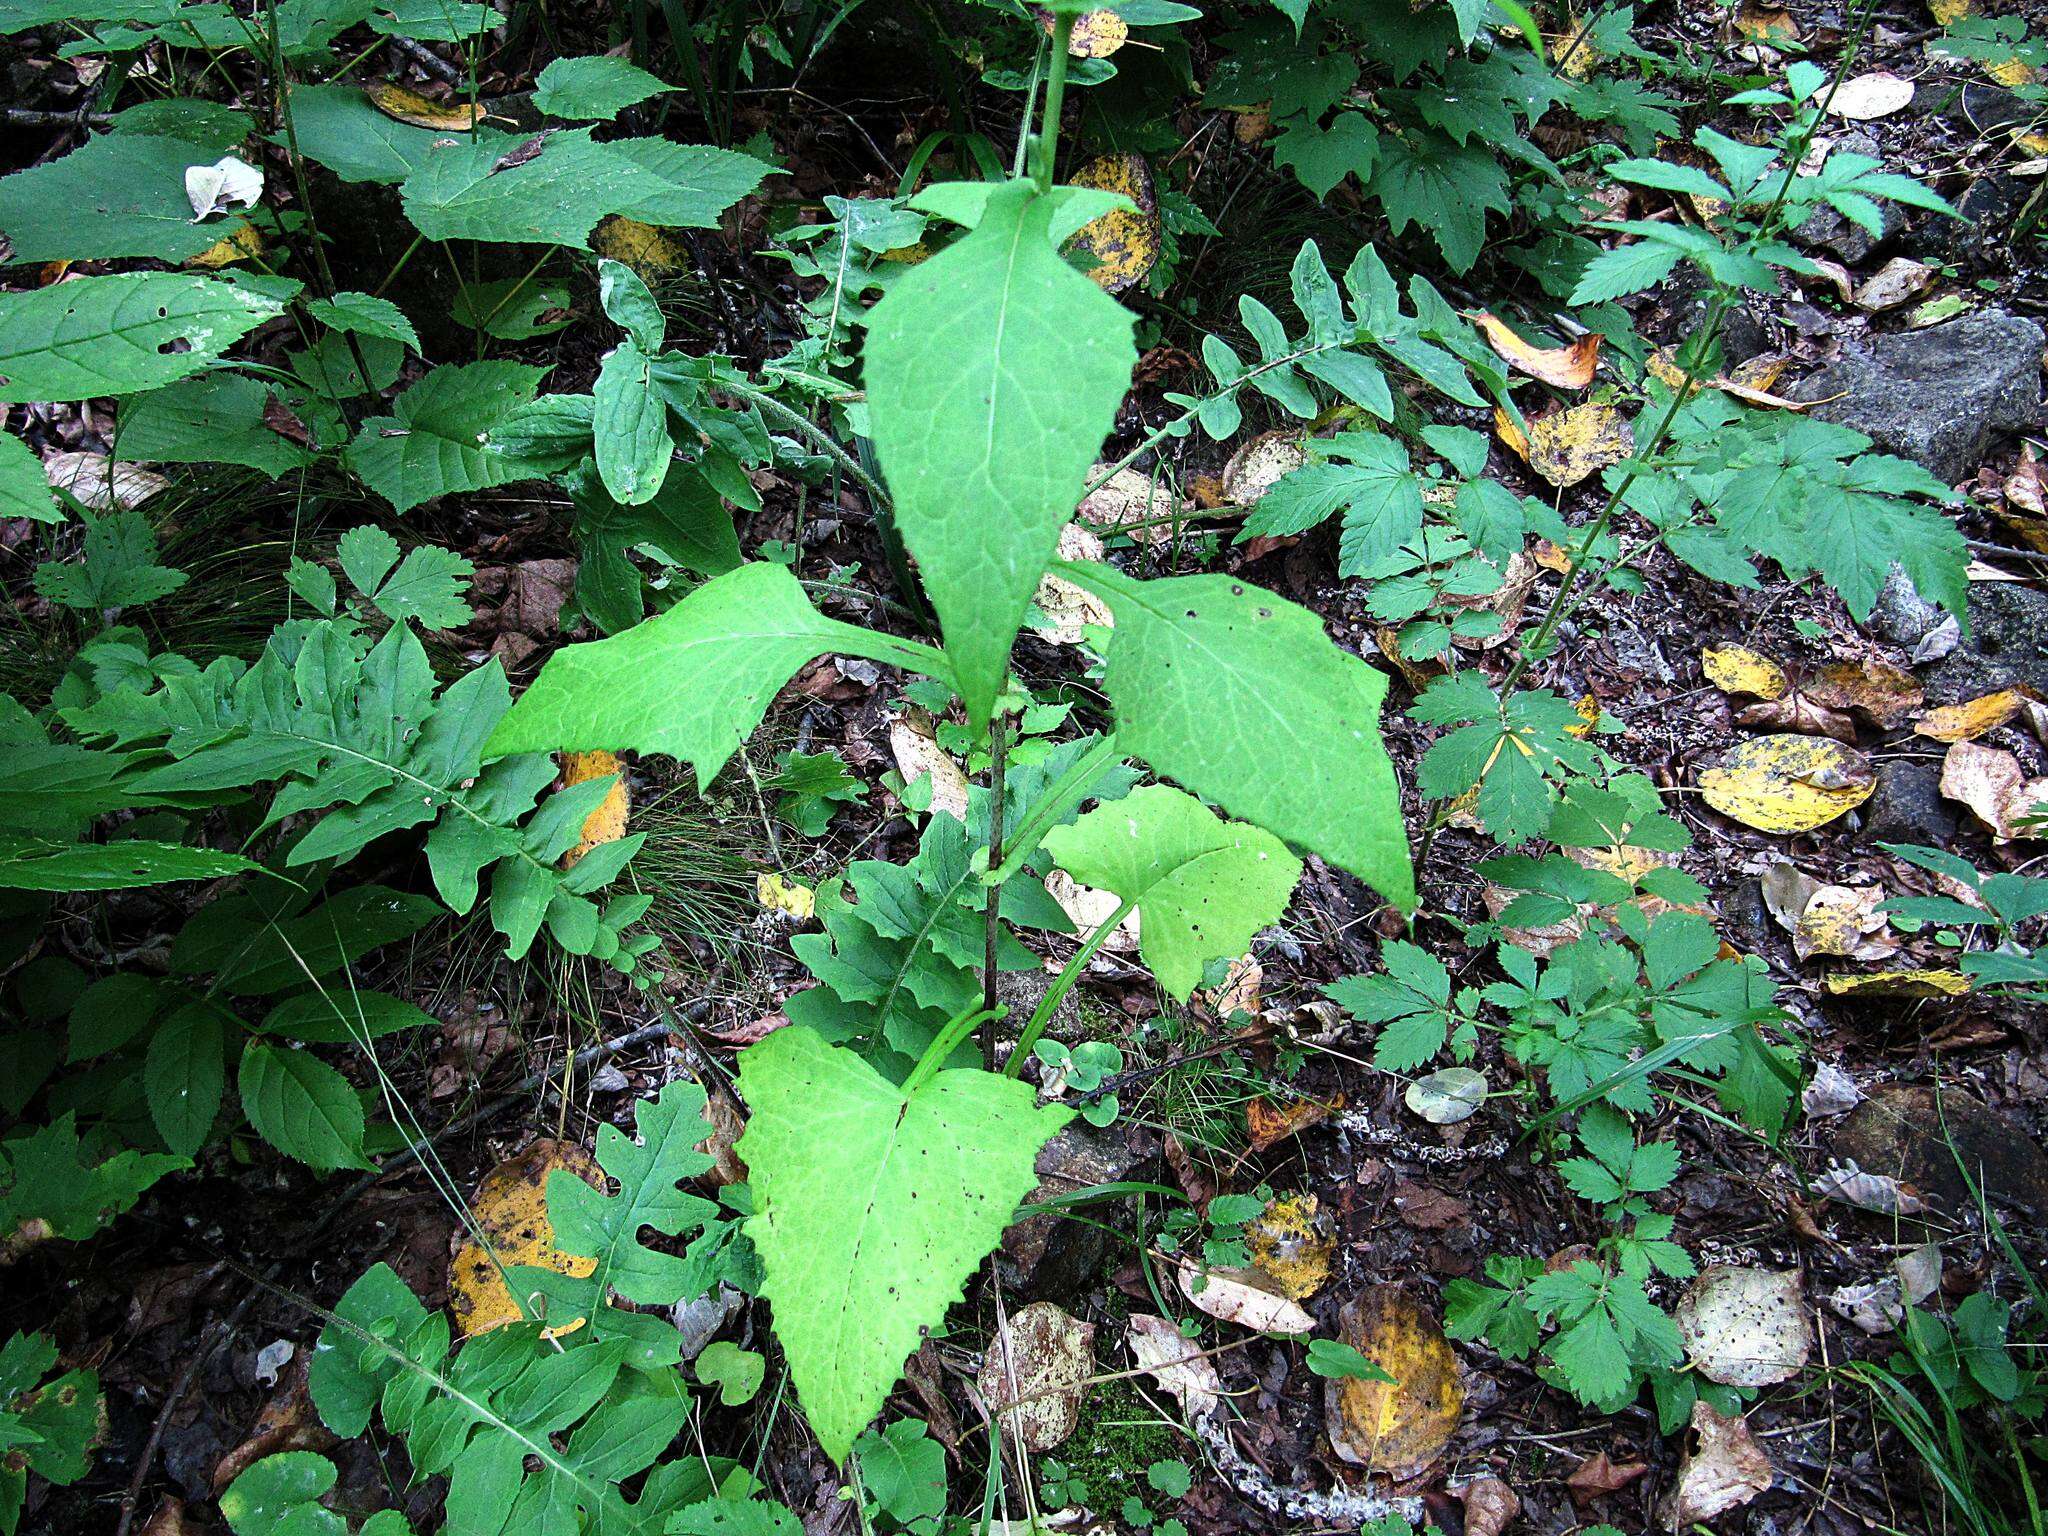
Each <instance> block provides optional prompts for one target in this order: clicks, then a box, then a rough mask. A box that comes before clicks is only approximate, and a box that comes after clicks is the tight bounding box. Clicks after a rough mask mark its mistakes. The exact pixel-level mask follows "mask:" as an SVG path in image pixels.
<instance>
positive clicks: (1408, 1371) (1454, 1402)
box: [1323, 1285, 1465, 1482]
mask: <svg viewBox="0 0 2048 1536" xmlns="http://www.w3.org/2000/svg"><path fill="white" fill-rule="evenodd" d="M1337 1336H1338V1338H1339V1339H1340V1340H1342V1341H1343V1342H1344V1343H1346V1344H1349V1345H1350V1346H1351V1347H1352V1348H1353V1349H1355V1350H1357V1351H1358V1352H1359V1353H1360V1354H1361V1355H1364V1356H1365V1357H1366V1359H1368V1360H1370V1361H1372V1362H1373V1363H1374V1364H1375V1365H1377V1366H1379V1368H1380V1369H1381V1370H1383V1371H1384V1372H1386V1374H1387V1375H1389V1376H1391V1377H1393V1378H1394V1379H1393V1380H1392V1381H1391V1382H1384V1381H1360V1380H1358V1379H1357V1378H1356V1377H1350V1376H1336V1377H1332V1378H1330V1380H1329V1381H1328V1382H1327V1383H1325V1385H1324V1388H1323V1400H1324V1407H1323V1415H1324V1421H1325V1423H1326V1424H1327V1425H1328V1429H1329V1435H1330V1446H1331V1448H1332V1449H1333V1450H1335V1451H1336V1453H1337V1455H1338V1456H1339V1457H1341V1458H1342V1459H1343V1460H1345V1461H1348V1462H1350V1463H1351V1464H1352V1465H1353V1466H1359V1467H1365V1468H1368V1469H1370V1470H1371V1471H1373V1472H1377V1473H1379V1474H1381V1475H1382V1476H1384V1477H1388V1478H1391V1479H1393V1480H1394V1481H1396V1482H1399V1481H1402V1480H1403V1479H1406V1478H1410V1477H1413V1476H1415V1475H1416V1474H1417V1473H1418V1472H1421V1471H1423V1470H1424V1469H1426V1468H1427V1467H1429V1466H1431V1465H1432V1464H1434V1463H1435V1462H1436V1460H1437V1459H1438V1458H1439V1457H1440V1456H1442V1455H1443V1453H1444V1448H1445V1446H1447V1445H1448V1444H1449V1443H1450V1438H1451V1435H1452V1434H1453V1433H1454V1432H1455V1431H1456V1430H1457V1427H1458V1418H1459V1416H1460V1415H1461V1414H1462V1413H1463V1412H1464V1408H1465V1384H1464V1381H1463V1379H1462V1377H1461V1376H1460V1374H1459V1369H1458V1357H1457V1356H1456V1355H1455V1354H1454V1353H1452V1351H1451V1346H1450V1344H1449V1342H1448V1341H1447V1340H1446V1339H1445V1338H1444V1331H1443V1328H1442V1327H1441V1326H1440V1325H1439V1324H1438V1322H1437V1320H1436V1318H1435V1317H1434V1316H1432V1315H1431V1314H1430V1313H1429V1312H1427V1311H1426V1310H1424V1308H1423V1307H1422V1306H1421V1305H1420V1303H1418V1302H1417V1301H1415V1299H1414V1298H1413V1297H1411V1296H1410V1295H1409V1294H1408V1292H1407V1291H1406V1290H1405V1289H1404V1288H1402V1287H1401V1286H1399V1285H1375V1286H1372V1287H1370V1288H1369V1289H1367V1290H1366V1291H1365V1292H1364V1293H1363V1294H1361V1295H1360V1296H1358V1297H1357V1298H1356V1299H1355V1300H1353V1301H1350V1302H1348V1303H1346V1304H1345V1306H1344V1308H1343V1310H1342V1311H1340V1312H1339V1313H1338V1314H1337Z"/></svg>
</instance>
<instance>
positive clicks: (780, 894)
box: [754, 870, 817, 922]
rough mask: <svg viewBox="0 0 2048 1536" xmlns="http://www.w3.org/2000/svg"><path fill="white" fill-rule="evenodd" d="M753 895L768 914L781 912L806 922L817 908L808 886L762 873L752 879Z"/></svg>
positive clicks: (813, 895) (814, 894)
mask: <svg viewBox="0 0 2048 1536" xmlns="http://www.w3.org/2000/svg"><path fill="white" fill-rule="evenodd" d="M754 895H755V897H756V898H757V899H758V900H759V901H760V903H761V905H762V906H764V907H766V908H767V909H768V910H769V911H770V912H781V913H784V914H786V915H787V916H790V917H793V918H795V919H796V920H797V921H798V922H806V921H808V920H809V919H810V916H811V913H812V912H813V911H814V910H815V909H816V906H817V894H816V893H815V892H814V891H812V889H811V888H810V887H809V886H808V885H799V884H797V882H796V881H794V880H790V879H786V878H784V877H783V876H781V875H778V874H774V873H771V872H769V871H766V870H764V871H762V872H761V873H760V874H758V875H756V876H755V877H754Z"/></svg>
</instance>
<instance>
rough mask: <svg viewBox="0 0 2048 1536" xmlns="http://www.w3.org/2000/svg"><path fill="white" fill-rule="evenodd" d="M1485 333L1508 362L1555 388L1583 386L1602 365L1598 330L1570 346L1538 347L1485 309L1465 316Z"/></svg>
mask: <svg viewBox="0 0 2048 1536" xmlns="http://www.w3.org/2000/svg"><path fill="white" fill-rule="evenodd" d="M1465 318H1466V319H1467V320H1470V321H1471V322H1472V323H1473V324H1474V325H1477V326H1478V327H1479V329H1480V330H1482V331H1484V332H1485V333H1486V341H1487V345H1488V346H1490V347H1492V348H1493V350H1494V351H1495V352H1497V353H1498V354H1500V356H1501V357H1503V358H1505V359H1506V360H1507V361H1508V362H1510V363H1512V364H1513V365H1514V366H1515V367H1517V368H1519V369H1520V370H1521V371H1522V372H1524V373H1526V374H1528V375H1529V377H1530V378H1532V379H1540V380H1542V381H1543V382H1544V383H1545V384H1548V385H1550V386H1551V387H1552V388H1554V389H1584V388H1585V387H1586V386H1587V385H1588V384H1590V383H1592V382H1593V375H1594V373H1595V372H1596V371H1598V369H1599V367H1600V342H1601V340H1602V338H1601V336H1600V334H1599V332H1597V331H1588V332H1587V333H1586V334H1585V335H1583V336H1581V337H1579V338H1578V339H1577V340H1575V341H1573V342H1572V343H1571V344H1570V345H1568V346H1563V347H1538V346H1532V345H1531V344H1530V343H1528V342H1526V341H1524V340H1522V338H1521V337H1519V336H1517V335H1516V334H1515V333H1514V332H1513V331H1512V330H1510V329H1509V328H1508V326H1507V324H1506V323H1505V322H1504V321H1502V320H1500V319H1499V318H1498V317H1497V316H1494V315H1491V314H1488V313H1487V312H1486V311H1485V310H1483V309H1481V310H1475V311H1473V312H1471V313H1469V314H1467V315H1466V316H1465Z"/></svg>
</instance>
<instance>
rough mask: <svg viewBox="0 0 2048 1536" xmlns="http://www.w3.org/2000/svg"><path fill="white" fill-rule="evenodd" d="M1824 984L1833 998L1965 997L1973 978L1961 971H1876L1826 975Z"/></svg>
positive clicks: (1823, 986)
mask: <svg viewBox="0 0 2048 1536" xmlns="http://www.w3.org/2000/svg"><path fill="white" fill-rule="evenodd" d="M1821 987H1822V989H1823V990H1824V991H1826V993H1827V995H1828V996H1829V997H1850V998H1859V997H1877V998H1935V997H1962V996H1964V995H1965V994H1966V993H1968V991H1969V990H1970V978H1969V977H1967V976H1965V975H1963V974H1962V973H1961V972H1960V971H1940V970H1919V971H1875V972H1872V973H1871V974H1870V975H1868V976H1843V975H1835V976H1827V977H1823V978H1822V980H1821Z"/></svg>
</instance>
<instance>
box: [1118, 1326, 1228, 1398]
mask: <svg viewBox="0 0 2048 1536" xmlns="http://www.w3.org/2000/svg"><path fill="white" fill-rule="evenodd" d="M1129 1326H1130V1331H1129V1332H1128V1333H1127V1334H1126V1335H1125V1336H1124V1341H1125V1343H1127V1344H1128V1345H1129V1346H1130V1351H1131V1359H1132V1360H1133V1361H1135V1362H1136V1363H1137V1366H1138V1369H1140V1370H1141V1371H1143V1372H1145V1374H1146V1375H1148V1376H1150V1377H1151V1378H1152V1379H1153V1380H1154V1381H1156V1382H1158V1383H1159V1385H1160V1388H1161V1389H1162V1390H1164V1391H1166V1392H1168V1393H1170V1394H1171V1395H1172V1396H1174V1397H1175V1398H1177V1399H1179V1401H1180V1405H1181V1410H1182V1411H1183V1412H1184V1413H1186V1414H1187V1416H1188V1417H1189V1418H1191V1419H1199V1418H1202V1417H1204V1416H1206V1415H1208V1414H1211V1413H1214V1412H1215V1411H1216V1409H1217V1407H1218V1406H1219V1404H1220V1403H1221V1401H1222V1397H1223V1380H1222V1378H1221V1377H1220V1376H1218V1375H1217V1374H1216V1363H1215V1362H1214V1361H1213V1360H1206V1359H1203V1358H1200V1356H1201V1349H1202V1346H1201V1344H1200V1342H1199V1341H1198V1340H1195V1339H1189V1338H1184V1337H1182V1335H1181V1331H1180V1330H1179V1329H1178V1328H1176V1327H1174V1325H1173V1324H1172V1323H1169V1322H1168V1321H1167V1320H1166V1319H1165V1318H1163V1317H1155V1316H1153V1315H1152V1314H1150V1313H1147V1312H1133V1313H1132V1314H1131V1317H1130V1325H1129Z"/></svg>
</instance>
